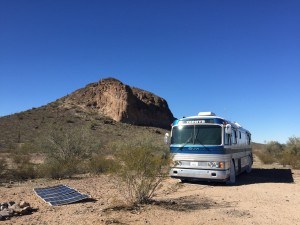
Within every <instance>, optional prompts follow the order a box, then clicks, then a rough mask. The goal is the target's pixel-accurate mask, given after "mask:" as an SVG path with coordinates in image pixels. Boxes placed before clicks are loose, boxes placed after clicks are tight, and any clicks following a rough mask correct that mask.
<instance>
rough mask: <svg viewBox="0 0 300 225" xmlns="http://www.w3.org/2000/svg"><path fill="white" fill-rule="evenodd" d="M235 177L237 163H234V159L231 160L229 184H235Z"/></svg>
mask: <svg viewBox="0 0 300 225" xmlns="http://www.w3.org/2000/svg"><path fill="white" fill-rule="evenodd" d="M235 178H236V173H235V165H234V161H233V160H231V164H230V174H229V180H228V181H227V184H234V183H235Z"/></svg>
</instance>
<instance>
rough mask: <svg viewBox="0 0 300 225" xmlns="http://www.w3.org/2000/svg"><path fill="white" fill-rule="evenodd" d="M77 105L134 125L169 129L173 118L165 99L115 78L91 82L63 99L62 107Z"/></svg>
mask: <svg viewBox="0 0 300 225" xmlns="http://www.w3.org/2000/svg"><path fill="white" fill-rule="evenodd" d="M74 105H76V106H79V107H81V108H82V109H83V110H88V111H93V112H96V113H99V114H102V115H105V116H107V117H109V118H111V119H113V120H115V121H117V122H123V123H129V124H134V125H141V126H151V127H160V128H169V127H170V124H171V123H172V121H173V114H172V113H171V111H170V109H169V107H168V103H167V102H166V100H164V99H163V98H161V97H159V96H157V95H155V94H152V93H150V92H148V91H145V90H141V89H138V88H134V87H130V86H128V85H126V84H123V83H122V82H121V81H119V80H116V79H114V78H107V79H103V80H100V81H99V82H97V83H92V84H89V85H87V86H86V87H85V88H82V89H79V90H77V91H75V92H73V93H72V94H70V95H69V96H67V97H65V98H64V99H63V104H62V107H66V108H68V107H70V106H74Z"/></svg>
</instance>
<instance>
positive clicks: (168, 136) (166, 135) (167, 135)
mask: <svg viewBox="0 0 300 225" xmlns="http://www.w3.org/2000/svg"><path fill="white" fill-rule="evenodd" d="M164 142H165V144H166V145H167V144H169V142H170V135H169V133H166V134H165V137H164Z"/></svg>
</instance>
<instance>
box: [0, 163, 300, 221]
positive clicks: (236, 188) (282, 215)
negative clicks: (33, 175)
mask: <svg viewBox="0 0 300 225" xmlns="http://www.w3.org/2000/svg"><path fill="white" fill-rule="evenodd" d="M256 161H257V160H256ZM57 184H66V185H69V186H71V187H73V188H75V189H77V190H78V191H80V192H82V193H84V194H89V195H91V196H92V198H93V199H94V200H93V201H86V202H80V203H76V204H70V205H64V206H56V207H53V206H50V205H47V204H46V203H44V202H43V201H42V200H41V199H40V198H38V197H37V196H36V195H35V194H34V192H33V188H36V187H47V186H52V185H57ZM154 199H155V202H154V203H153V204H151V205H146V206H141V207H139V208H136V209H126V208H122V207H119V206H121V205H123V204H124V199H123V198H122V194H121V193H120V192H119V191H118V184H117V183H116V181H115V180H114V179H113V178H112V177H110V176H108V175H101V176H93V177H89V176H86V177H80V178H76V179H67V180H60V181H58V180H50V181H49V180H34V181H27V182H23V183H13V184H11V186H9V185H6V187H5V186H4V185H2V186H0V202H3V201H10V200H13V201H20V200H25V201H27V202H29V203H30V204H31V206H32V207H34V208H36V209H37V211H36V212H33V213H32V214H31V215H26V216H20V217H13V218H11V219H9V220H6V221H0V224H1V225H2V224H45V225H46V224H47V225H48V224H49V225H50V224H51V225H52V224H72V225H75V224H85V225H88V224H105V225H107V224H153V225H154V224H155V225H156V224H166V225H169V224H172V225H176V224H195V225H196V224H197V225H200V224H210V225H214V224H216V225H220V224H230V225H231V224H272V225H275V224H280V225H282V224H293V225H296V224H300V170H291V169H288V168H283V167H281V166H278V165H271V166H270V165H269V166H264V165H261V164H260V163H258V162H255V164H254V169H253V171H252V172H251V174H241V175H239V176H238V177H237V183H236V184H235V185H233V186H228V185H226V184H221V183H207V182H201V183H200V182H199V183H181V182H180V181H179V180H176V179H170V178H168V179H167V180H165V181H164V182H163V183H162V186H161V187H160V188H159V190H158V191H157V194H156V195H155V197H154Z"/></svg>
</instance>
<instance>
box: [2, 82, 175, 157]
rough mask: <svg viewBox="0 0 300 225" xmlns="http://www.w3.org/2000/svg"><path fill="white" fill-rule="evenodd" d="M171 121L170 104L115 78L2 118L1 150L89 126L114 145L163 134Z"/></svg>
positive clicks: (155, 137)
mask: <svg viewBox="0 0 300 225" xmlns="http://www.w3.org/2000/svg"><path fill="white" fill-rule="evenodd" d="M172 121H173V114H172V112H171V111H170V109H169V107H168V104H167V102H166V100H164V99H163V98H161V97H159V96H157V95H155V94H153V93H150V92H148V91H145V90H141V89H138V88H134V87H130V86H128V85H126V84H123V83H122V82H121V81H119V80H116V79H114V78H107V79H102V80H100V81H99V82H96V83H91V84H88V85H87V86H86V87H84V88H81V89H79V90H76V91H74V92H73V93H71V94H69V95H67V96H65V97H62V98H60V99H57V100H56V101H54V102H51V103H49V104H47V105H44V106H41V107H38V108H32V109H30V110H27V111H24V112H20V113H16V114H12V115H8V116H4V117H0V151H1V149H2V150H7V149H11V148H14V146H15V144H16V143H31V142H32V141H33V140H36V139H37V138H39V137H41V136H44V135H46V134H47V133H48V132H49V130H50V129H53V127H55V129H67V128H72V127H78V126H85V127H88V128H89V129H90V130H91V131H92V132H93V134H92V135H93V136H94V137H96V138H98V139H101V140H103V142H106V143H107V142H111V141H115V140H121V141H122V140H126V139H129V140H130V139H132V138H133V137H139V136H140V137H143V136H149V135H150V136H151V135H153V136H154V139H155V140H157V141H156V142H163V141H162V137H161V136H162V134H163V133H164V132H166V130H164V129H169V128H170V124H171V123H172Z"/></svg>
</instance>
